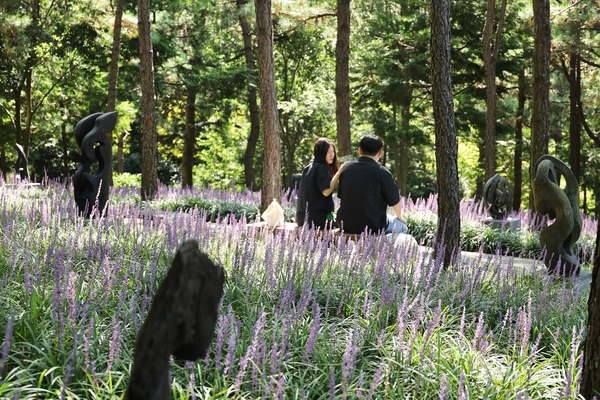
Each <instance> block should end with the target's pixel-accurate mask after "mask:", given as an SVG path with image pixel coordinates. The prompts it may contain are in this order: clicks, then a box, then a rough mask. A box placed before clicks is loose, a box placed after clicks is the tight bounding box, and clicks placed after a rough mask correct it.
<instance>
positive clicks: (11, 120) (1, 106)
mask: <svg viewBox="0 0 600 400" xmlns="http://www.w3.org/2000/svg"><path fill="white" fill-rule="evenodd" d="M0 108H2V109H3V110H4V112H6V115H8V118H10V122H11V123H12V125H13V128H15V130H16V129H17V125H16V124H15V119H14V118H13V116H12V114H11V113H10V112H9V111H8V108H6V106H5V105H4V104H2V103H0Z"/></svg>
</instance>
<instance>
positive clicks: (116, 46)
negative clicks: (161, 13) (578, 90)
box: [106, 0, 125, 186]
mask: <svg viewBox="0 0 600 400" xmlns="http://www.w3.org/2000/svg"><path fill="white" fill-rule="evenodd" d="M124 2H125V0H117V9H116V10H115V25H114V28H113V43H112V52H111V56H110V67H109V71H108V101H107V102H106V112H111V111H115V106H116V102H117V80H118V77H119V58H120V56H121V21H122V18H123V3H124ZM112 144H113V131H112V130H111V131H110V132H107V133H106V145H107V146H110V148H111V149H112ZM111 151H112V150H111ZM108 180H109V185H110V186H112V185H113V168H112V165H110V166H109V175H108Z"/></svg>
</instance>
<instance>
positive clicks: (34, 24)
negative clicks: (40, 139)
mask: <svg viewBox="0 0 600 400" xmlns="http://www.w3.org/2000/svg"><path fill="white" fill-rule="evenodd" d="M30 6H31V26H30V27H29V33H30V34H29V39H30V40H31V42H30V44H29V50H30V53H29V55H28V56H27V57H28V58H27V62H26V63H25V65H26V66H25V72H24V75H25V130H24V131H23V151H24V152H25V156H28V155H29V145H30V141H31V123H32V121H33V99H32V96H33V93H32V80H33V66H34V64H35V61H34V60H35V58H36V56H35V48H36V46H37V44H38V41H39V37H40V0H33V1H32V2H31V3H30Z"/></svg>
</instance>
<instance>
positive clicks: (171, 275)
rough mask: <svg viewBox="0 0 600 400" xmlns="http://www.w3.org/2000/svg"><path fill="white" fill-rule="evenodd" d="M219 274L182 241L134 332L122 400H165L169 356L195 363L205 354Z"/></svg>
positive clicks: (219, 288) (215, 311) (215, 307)
mask: <svg viewBox="0 0 600 400" xmlns="http://www.w3.org/2000/svg"><path fill="white" fill-rule="evenodd" d="M224 282H225V271H224V270H223V268H221V267H220V266H217V265H215V264H213V262H212V261H211V260H210V259H209V258H208V256H207V255H206V254H204V253H202V252H200V250H199V249H198V243H197V242H196V241H194V240H190V241H187V242H185V243H183V244H182V245H181V246H180V247H179V250H178V251H177V254H176V255H175V259H174V260H173V266H172V267H171V269H170V270H169V272H168V273H167V276H166V278H165V279H164V281H163V282H162V283H161V284H160V286H159V288H158V290H157V292H156V295H155V296H154V302H153V304H152V307H151V308H150V311H149V312H148V316H147V317H146V320H145V321H144V324H143V325H142V327H141V328H140V330H139V332H138V334H137V340H136V343H135V352H134V360H133V367H132V370H131V378H130V380H129V384H128V385H127V391H126V392H125V399H126V400H127V399H128V400H167V399H168V400H170V399H171V383H170V379H169V358H170V356H171V354H172V355H173V356H175V357H176V358H178V359H180V360H187V361H195V360H197V359H198V358H202V357H204V356H205V355H206V350H207V349H208V346H209V345H210V342H211V340H212V336H213V332H214V329H215V325H216V322H217V317H218V307H219V301H220V299H221V297H222V296H223V284H224Z"/></svg>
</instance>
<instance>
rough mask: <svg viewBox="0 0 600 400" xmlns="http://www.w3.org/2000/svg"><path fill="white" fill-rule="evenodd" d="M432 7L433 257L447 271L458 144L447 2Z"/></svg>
mask: <svg viewBox="0 0 600 400" xmlns="http://www.w3.org/2000/svg"><path fill="white" fill-rule="evenodd" d="M431 4H432V7H431V70H432V71H431V72H432V85H431V86H432V96H433V116H434V120H435V146H436V151H435V160H436V172H437V185H438V228H437V233H436V239H435V243H436V244H435V249H434V251H435V254H436V257H438V256H441V259H442V260H443V262H444V266H445V267H446V268H447V267H448V266H449V265H451V264H452V262H453V261H454V259H455V257H456V255H457V252H459V251H460V214H459V202H460V199H459V194H458V165H457V159H458V141H457V138H456V127H455V124H454V102H453V95H452V82H451V79H450V77H451V70H450V0H432V3H431ZM440 251H441V252H442V254H440V253H439V252H440Z"/></svg>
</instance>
